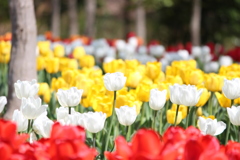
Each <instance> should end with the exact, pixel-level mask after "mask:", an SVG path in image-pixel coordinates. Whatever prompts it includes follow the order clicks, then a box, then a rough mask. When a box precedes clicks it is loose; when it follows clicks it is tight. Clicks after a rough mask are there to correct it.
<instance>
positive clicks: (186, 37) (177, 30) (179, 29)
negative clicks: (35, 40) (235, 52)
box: [0, 0, 240, 47]
mask: <svg viewBox="0 0 240 160" xmlns="http://www.w3.org/2000/svg"><path fill="white" fill-rule="evenodd" d="M201 2H202V8H201V43H202V44H205V43H207V42H210V41H211V42H215V43H221V44H224V45H225V46H229V47H232V46H236V45H239V35H240V27H239V25H240V0H227V1H226V0H214V1H210V0H202V1H201ZM34 3H35V12H36V19H37V30H38V34H44V33H45V32H46V31H48V30H50V29H51V2H50V1H49V0H35V1H34ZM60 3H61V4H60V7H61V24H60V26H61V37H62V38H67V37H68V36H69V35H68V30H69V26H68V14H67V11H68V5H67V3H68V1H67V0H61V1H60ZM137 3H138V2H137V0H97V1H96V21H95V38H102V37H104V38H110V39H113V38H125V36H126V34H127V33H128V32H129V31H133V32H134V31H135V19H136V18H135V17H136V15H135V10H136V4H137ZM192 3H193V1H192V0H145V1H143V6H144V8H145V11H146V30H147V41H149V40H152V39H156V40H159V41H160V42H161V43H162V44H164V45H174V44H178V43H186V42H189V41H191V37H190V20H191V15H192V8H193V7H192V6H193V4H192ZM84 7H85V1H84V0H78V1H77V10H78V26H79V33H80V34H81V35H84V27H85V21H86V19H85V17H86V12H85V9H84ZM10 31H11V25H10V18H9V8H8V1H6V0H2V1H0V35H2V34H4V33H6V32H10Z"/></svg>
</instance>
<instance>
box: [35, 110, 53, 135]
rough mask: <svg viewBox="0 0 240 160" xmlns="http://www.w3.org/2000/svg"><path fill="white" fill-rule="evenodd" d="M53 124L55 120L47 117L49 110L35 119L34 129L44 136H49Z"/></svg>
mask: <svg viewBox="0 0 240 160" xmlns="http://www.w3.org/2000/svg"><path fill="white" fill-rule="evenodd" d="M52 125H53V121H52V120H50V119H49V118H48V117H47V112H44V113H42V114H41V115H40V116H38V117H37V118H36V119H35V120H34V122H33V130H34V131H35V132H36V133H37V134H39V135H41V136H43V137H44V138H49V137H50V133H51V130H52Z"/></svg>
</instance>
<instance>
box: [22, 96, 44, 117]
mask: <svg viewBox="0 0 240 160" xmlns="http://www.w3.org/2000/svg"><path fill="white" fill-rule="evenodd" d="M41 104H42V100H41V99H40V98H39V97H38V98H36V99H35V98H33V97H29V98H22V104H21V111H22V114H23V115H24V117H25V118H27V119H36V118H37V117H38V116H40V115H41V114H42V113H43V112H45V111H46V108H47V107H48V105H41Z"/></svg>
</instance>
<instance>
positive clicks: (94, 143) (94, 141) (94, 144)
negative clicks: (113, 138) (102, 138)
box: [93, 133, 96, 148]
mask: <svg viewBox="0 0 240 160" xmlns="http://www.w3.org/2000/svg"><path fill="white" fill-rule="evenodd" d="M95 147H96V133H93V148H95Z"/></svg>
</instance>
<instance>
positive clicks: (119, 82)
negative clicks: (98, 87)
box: [103, 72, 127, 91]
mask: <svg viewBox="0 0 240 160" xmlns="http://www.w3.org/2000/svg"><path fill="white" fill-rule="evenodd" d="M126 79H127V78H126V77H124V75H123V73H121V72H115V73H107V74H105V75H104V77H103V80H104V86H105V87H106V89H107V90H108V91H118V90H120V89H122V88H123V87H124V85H125V83H126Z"/></svg>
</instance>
